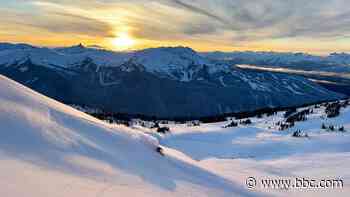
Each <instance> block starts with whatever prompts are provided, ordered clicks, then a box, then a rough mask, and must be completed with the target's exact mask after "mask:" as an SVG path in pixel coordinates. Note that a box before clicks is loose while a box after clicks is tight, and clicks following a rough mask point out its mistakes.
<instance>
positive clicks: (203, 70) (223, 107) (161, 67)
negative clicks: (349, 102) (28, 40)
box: [0, 46, 343, 118]
mask: <svg viewBox="0 0 350 197" xmlns="http://www.w3.org/2000/svg"><path fill="white" fill-rule="evenodd" d="M0 48H1V47H0ZM3 48H4V47H3ZM15 48H16V47H15ZM19 48H20V49H17V48H16V49H6V50H4V49H2V50H1V51H0V54H1V55H0V56H1V57H2V58H0V59H2V62H3V63H2V66H0V73H2V74H4V75H6V76H8V77H10V78H12V79H14V80H16V81H18V82H20V83H22V84H24V85H26V86H28V87H30V88H32V89H34V90H37V91H39V92H40V93H43V94H45V95H47V96H50V97H53V98H55V99H57V100H60V101H62V102H64V103H70V104H78V105H87V106H90V107H94V108H100V109H103V110H106V111H112V112H118V113H126V114H132V115H134V114H142V115H146V116H156V117H159V118H173V117H203V116H212V115H218V114H222V113H231V112H240V111H250V110H256V109H260V108H266V107H288V106H294V105H302V104H306V103H313V102H319V101H325V100H332V99H338V98H342V97H343V96H342V95H338V94H336V93H333V92H330V91H327V90H326V89H324V88H321V87H320V86H318V85H316V84H314V83H312V82H310V81H308V80H306V79H304V78H301V77H296V76H290V75H284V74H273V73H268V72H257V71H244V70H241V69H238V68H234V67H231V66H230V65H228V64H224V63H217V62H212V61H210V60H209V59H207V58H204V57H203V56H201V55H199V54H198V53H196V52H195V51H193V50H192V49H190V48H183V47H176V48H154V49H146V50H142V51H137V52H133V53H123V54H119V53H114V52H108V51H103V50H97V49H90V48H85V47H83V46H75V47H70V48H59V49H47V48H35V47H33V48H34V49H33V48H25V49H23V46H21V47H19ZM4 51H5V52H4ZM18 51H20V52H18ZM41 51H45V53H44V52H41ZM12 53H13V54H12ZM48 53H52V54H54V55H53V57H51V56H49V55H48ZM9 54H12V55H10V56H9ZM16 54H20V55H22V57H21V58H19V59H16V58H17V57H18V56H16ZM23 54H27V55H25V56H23ZM34 54H35V55H34ZM91 54H92V55H91ZM61 57H65V59H63V60H62V59H61ZM5 59H7V62H6V61H5ZM9 59H10V60H9ZM43 60H45V61H43ZM64 61H66V63H65V62H64ZM48 62H50V63H48ZM57 62H60V63H57Z"/></svg>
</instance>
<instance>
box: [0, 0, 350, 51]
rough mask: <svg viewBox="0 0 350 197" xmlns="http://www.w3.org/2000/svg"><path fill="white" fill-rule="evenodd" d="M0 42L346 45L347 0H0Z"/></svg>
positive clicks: (275, 47)
mask: <svg viewBox="0 0 350 197" xmlns="http://www.w3.org/2000/svg"><path fill="white" fill-rule="evenodd" d="M0 4H1V6H0V17H1V20H0V42H24V43H30V44H34V45H40V46H67V45H74V44H77V43H84V44H85V45H99V46H102V47H105V48H108V49H112V50H126V49H130V50H131V49H141V48H148V47H158V46H178V45H184V46H189V47H192V48H194V49H196V50H198V51H213V50H222V51H231V50H268V51H301V52H309V53H315V54H325V53H329V52H340V51H342V52H350V6H349V1H348V0H191V1H188V0H99V1H98V0H95V1H92V0H74V1H73V0H46V1H40V0H37V1H35V0H0Z"/></svg>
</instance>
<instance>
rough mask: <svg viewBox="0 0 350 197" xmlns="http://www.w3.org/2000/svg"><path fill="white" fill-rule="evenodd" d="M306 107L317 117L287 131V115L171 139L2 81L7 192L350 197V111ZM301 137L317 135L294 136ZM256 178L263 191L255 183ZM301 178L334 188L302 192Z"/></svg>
mask: <svg viewBox="0 0 350 197" xmlns="http://www.w3.org/2000/svg"><path fill="white" fill-rule="evenodd" d="M305 109H312V111H313V112H312V113H310V114H309V115H307V120H306V121H303V122H296V124H295V126H294V127H293V128H290V129H288V130H285V131H278V128H277V125H278V122H281V121H285V118H284V114H285V112H279V113H277V114H275V115H271V116H265V115H263V116H262V117H260V118H251V124H250V125H242V124H240V125H238V126H237V127H232V128H225V125H227V124H229V123H230V122H232V120H230V121H226V122H219V123H213V124H201V125H199V126H196V127H189V126H186V125H184V124H177V125H174V124H171V123H170V124H167V125H166V126H169V127H170V132H171V134H170V135H161V134H157V133H156V132H155V131H154V130H152V129H148V128H144V127H140V126H134V127H133V128H127V127H124V126H119V125H110V124H106V123H104V122H102V121H99V120H97V119H95V118H93V117H91V116H89V115H87V114H84V113H82V112H80V111H77V110H75V109H73V108H71V107H68V106H66V105H64V104H61V103H59V102H57V101H55V100H53V99H50V98H48V97H46V96H43V95H41V94H39V93H37V92H34V91H33V90H31V89H29V88H26V87H24V86H23V85H20V84H18V83H16V82H14V81H12V80H10V79H8V78H6V77H3V76H1V75H0V160H1V168H0V177H1V179H0V185H1V187H0V194H1V196H11V197H17V196H28V197H47V196H50V197H62V196H84V197H96V196H104V197H114V196H120V195H122V196H137V197H141V196H145V197H148V196H166V197H168V196H169V197H177V196H204V197H214V196H215V197H231V196H254V197H258V196H302V197H303V196H329V195H331V196H339V197H342V196H344V197H345V196H348V193H349V192H350V189H349V181H348V180H349V178H350V173H349V172H350V171H349V164H350V146H349V142H350V140H349V139H350V135H349V131H350V108H349V106H347V107H344V108H341V109H340V114H339V116H338V117H335V118H327V116H326V115H325V107H324V106H317V107H316V106H311V107H307V108H302V109H297V111H299V112H300V111H302V110H305ZM234 121H236V120H234ZM323 124H324V125H325V128H326V127H328V128H331V126H333V131H332V130H330V129H321V128H322V125H323ZM162 126H164V125H162ZM341 127H342V128H343V130H342V131H340V128H341ZM296 130H301V131H302V132H303V133H305V134H306V133H307V134H308V136H307V137H305V136H304V137H299V138H296V137H293V132H295V131H296ZM158 147H161V148H162V150H163V151H162V153H163V155H161V154H159V153H158V152H157V151H156V150H157V148H158ZM249 177H252V178H253V179H254V180H255V184H253V185H249V184H247V183H250V182H247V180H248V181H249V180H252V178H250V179H248V178H249ZM296 178H298V179H306V180H315V181H314V183H315V184H319V183H321V182H320V181H322V180H329V181H333V183H334V184H332V185H331V186H329V187H326V188H325V185H323V187H321V186H322V185H317V186H320V187H318V188H315V187H314V186H315V185H312V186H313V187H311V186H310V185H307V187H306V186H304V185H302V186H301V185H300V183H298V184H299V187H296V185H295V184H296V182H295V181H296ZM254 180H253V181H254ZM264 180H276V182H278V183H277V184H275V185H274V184H267V183H266V182H264ZM282 180H284V182H283V183H282V184H280V182H279V181H282ZM287 181H290V182H287ZM335 181H340V182H335Z"/></svg>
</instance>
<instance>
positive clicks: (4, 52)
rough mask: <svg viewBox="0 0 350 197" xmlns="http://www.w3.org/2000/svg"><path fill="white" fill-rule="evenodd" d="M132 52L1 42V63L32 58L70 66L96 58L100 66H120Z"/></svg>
mask: <svg viewBox="0 0 350 197" xmlns="http://www.w3.org/2000/svg"><path fill="white" fill-rule="evenodd" d="M131 55H132V53H122V52H120V53H117V52H112V51H107V50H102V49H95V48H87V47H84V46H83V45H77V46H72V47H65V48H41V47H35V46H30V45H26V44H8V43H0V65H5V66H11V65H17V64H20V63H21V62H24V61H26V60H28V59H30V60H31V61H32V62H33V63H34V64H37V65H42V66H58V67H64V68H67V67H70V66H72V65H74V64H79V63H81V62H82V61H84V60H85V59H86V58H91V59H94V62H95V63H96V64H98V65H99V66H119V65H120V64H122V63H123V62H125V61H127V60H128V59H129V58H130V56H131Z"/></svg>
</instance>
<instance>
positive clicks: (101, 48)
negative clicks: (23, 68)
mask: <svg viewBox="0 0 350 197" xmlns="http://www.w3.org/2000/svg"><path fill="white" fill-rule="evenodd" d="M0 44H12V45H21V44H23V45H29V46H32V47H37V48H48V49H57V48H69V47H76V46H79V45H82V46H83V47H84V48H88V49H96V50H105V51H110V52H114V53H132V52H137V51H142V50H147V49H158V48H190V49H192V50H194V51H195V52H197V53H215V52H220V53H243V52H252V53H281V54H287V53H290V54H298V53H302V54H305V55H311V56H320V57H323V56H329V55H332V54H333V53H336V54H349V55H350V52H343V51H339V52H332V51H331V52H329V53H310V52H303V51H277V50H276V51H267V50H266V51H263V50H261V51H259V50H232V51H220V50H213V51H199V50H196V49H193V48H191V47H190V46H182V45H177V46H176V45H174V46H170V45H169V46H166V45H165V46H155V47H147V48H140V49H126V50H117V49H110V48H105V47H103V46H99V45H86V44H84V43H75V44H74V43H73V44H72V45H64V46H45V45H35V44H31V43H25V42H2V41H0Z"/></svg>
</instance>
